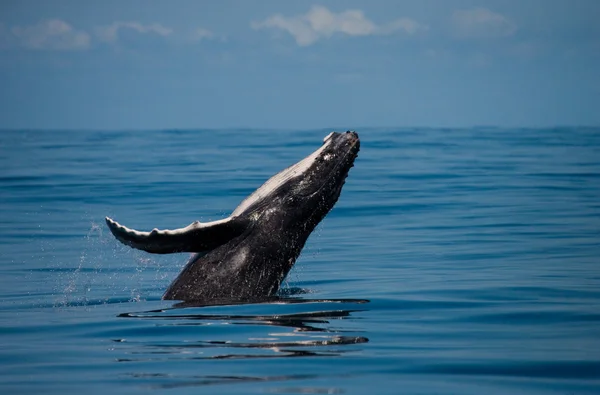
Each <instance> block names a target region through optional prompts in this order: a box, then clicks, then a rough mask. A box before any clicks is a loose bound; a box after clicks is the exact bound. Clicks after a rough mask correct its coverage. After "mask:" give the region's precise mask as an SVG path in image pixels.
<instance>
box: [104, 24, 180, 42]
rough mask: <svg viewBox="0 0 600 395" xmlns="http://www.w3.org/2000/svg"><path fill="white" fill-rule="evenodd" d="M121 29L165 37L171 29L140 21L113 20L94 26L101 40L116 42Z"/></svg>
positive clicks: (171, 31)
mask: <svg viewBox="0 0 600 395" xmlns="http://www.w3.org/2000/svg"><path fill="white" fill-rule="evenodd" d="M122 29H130V30H134V31H136V32H138V33H141V34H148V33H150V34H157V35H159V36H162V37H167V36H169V35H171V34H172V33H173V30H172V29H170V28H168V27H165V26H163V25H161V24H159V23H152V24H148V25H144V24H142V23H140V22H113V23H112V24H111V25H108V26H102V27H98V28H96V35H97V36H98V38H99V39H100V40H101V41H105V42H111V43H112V42H116V41H117V40H118V39H119V31H120V30H122Z"/></svg>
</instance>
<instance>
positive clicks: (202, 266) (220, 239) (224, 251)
mask: <svg viewBox="0 0 600 395" xmlns="http://www.w3.org/2000/svg"><path fill="white" fill-rule="evenodd" d="M359 145H360V143H359V140H358V135H357V134H356V133H354V132H346V133H331V134H329V135H328V136H327V137H325V139H324V141H323V145H322V146H321V147H320V148H319V149H318V150H316V151H315V152H313V153H312V154H311V155H309V156H308V157H306V158H305V159H303V160H301V161H300V162H298V163H296V164H295V165H293V166H291V167H289V168H287V169H285V170H283V171H281V172H280V173H278V174H276V175H275V176H273V177H271V179H269V180H268V181H267V182H266V183H265V184H264V185H263V186H261V187H260V188H258V189H257V190H256V191H255V192H254V193H252V194H251V195H250V196H249V197H248V198H246V199H245V200H244V201H243V202H242V203H241V204H240V205H239V206H238V207H237V208H236V209H235V210H234V211H233V213H232V214H231V216H230V217H228V218H225V219H223V220H220V221H215V222H210V223H200V222H194V223H192V224H191V225H189V226H187V227H185V228H182V229H177V230H158V229H154V230H153V231H151V232H139V231H136V230H132V229H129V228H126V227H124V226H122V225H120V224H118V223H117V222H115V221H113V220H111V219H110V218H107V219H106V222H107V224H108V227H109V228H110V230H111V232H112V233H113V234H114V235H115V237H116V238H117V239H118V240H119V241H121V242H122V243H124V244H127V245H129V246H131V247H134V248H138V249H141V250H144V251H148V252H152V253H158V254H166V253H173V252H195V253H197V254H196V255H195V256H194V257H192V259H191V260H190V262H189V263H188V264H187V266H186V267H185V268H184V269H183V271H182V272H181V273H180V274H179V276H178V277H177V278H176V279H175V280H174V281H173V283H171V285H170V286H169V288H168V289H167V291H166V293H165V294H164V296H163V299H176V300H185V301H189V300H210V299H215V298H231V297H235V298H243V299H245V300H248V299H250V298H255V297H261V296H267V295H273V294H275V293H276V292H277V290H278V289H279V286H280V284H281V282H282V281H283V279H284V278H285V276H286V275H287V273H288V272H289V271H290V269H291V268H292V266H293V265H294V262H295V261H296V258H297V257H298V255H299V254H300V251H301V250H302V248H303V247H304V244H305V242H306V240H307V238H308V236H309V235H310V234H311V232H312V231H313V230H314V228H315V227H316V226H317V224H318V223H319V222H320V221H321V220H322V219H323V218H324V217H325V216H326V215H327V213H328V212H329V211H330V210H331V209H332V208H333V206H334V204H335V203H336V202H337V200H338V198H339V196H340V193H341V190H342V186H343V185H344V182H345V179H346V177H347V176H348V171H349V170H350V168H351V167H352V166H353V164H354V159H355V158H356V156H357V154H358V150H359Z"/></svg>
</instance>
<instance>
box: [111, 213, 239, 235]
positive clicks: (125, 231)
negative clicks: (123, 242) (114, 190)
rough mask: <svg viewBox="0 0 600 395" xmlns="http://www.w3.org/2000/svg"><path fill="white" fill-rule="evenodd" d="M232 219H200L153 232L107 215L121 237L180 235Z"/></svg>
mask: <svg viewBox="0 0 600 395" xmlns="http://www.w3.org/2000/svg"><path fill="white" fill-rule="evenodd" d="M229 221H231V217H227V218H224V219H221V220H218V221H212V222H205V223H202V222H199V221H194V222H192V223H191V224H189V225H188V226H186V227H185V228H180V229H173V230H171V229H165V230H158V229H156V228H155V229H152V232H140V231H139V230H135V229H130V228H128V227H126V226H124V225H121V224H120V223H118V222H117V221H113V220H112V219H111V218H108V217H106V223H107V224H108V226H109V227H110V228H111V229H112V230H113V233H114V234H115V236H117V237H119V236H125V235H128V236H133V237H134V238H146V237H148V236H150V235H169V236H178V235H181V234H184V233H186V232H189V231H191V230H196V229H202V228H210V227H211V226H214V225H220V224H223V223H226V222H229Z"/></svg>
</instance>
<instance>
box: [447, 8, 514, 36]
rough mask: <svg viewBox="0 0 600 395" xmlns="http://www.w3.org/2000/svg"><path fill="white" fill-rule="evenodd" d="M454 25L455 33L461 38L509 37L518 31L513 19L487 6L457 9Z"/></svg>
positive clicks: (453, 15) (454, 15) (453, 20)
mask: <svg viewBox="0 0 600 395" xmlns="http://www.w3.org/2000/svg"><path fill="white" fill-rule="evenodd" d="M452 27H453V31H454V34H455V35H456V36H457V37H461V38H480V37H507V36H512V35H513V34H515V32H516V31H517V25H516V24H515V23H514V22H513V21H511V20H510V19H508V18H507V17H505V16H504V15H502V14H499V13H497V12H493V11H490V10H488V9H487V8H473V9H469V10H459V11H455V12H454V13H453V14H452Z"/></svg>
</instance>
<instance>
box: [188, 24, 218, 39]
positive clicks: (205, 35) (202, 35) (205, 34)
mask: <svg viewBox="0 0 600 395" xmlns="http://www.w3.org/2000/svg"><path fill="white" fill-rule="evenodd" d="M214 37H215V35H214V34H213V32H211V31H210V30H208V29H205V28H203V27H197V28H196V29H194V31H192V34H191V39H192V41H202V40H208V39H211V38H214Z"/></svg>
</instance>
